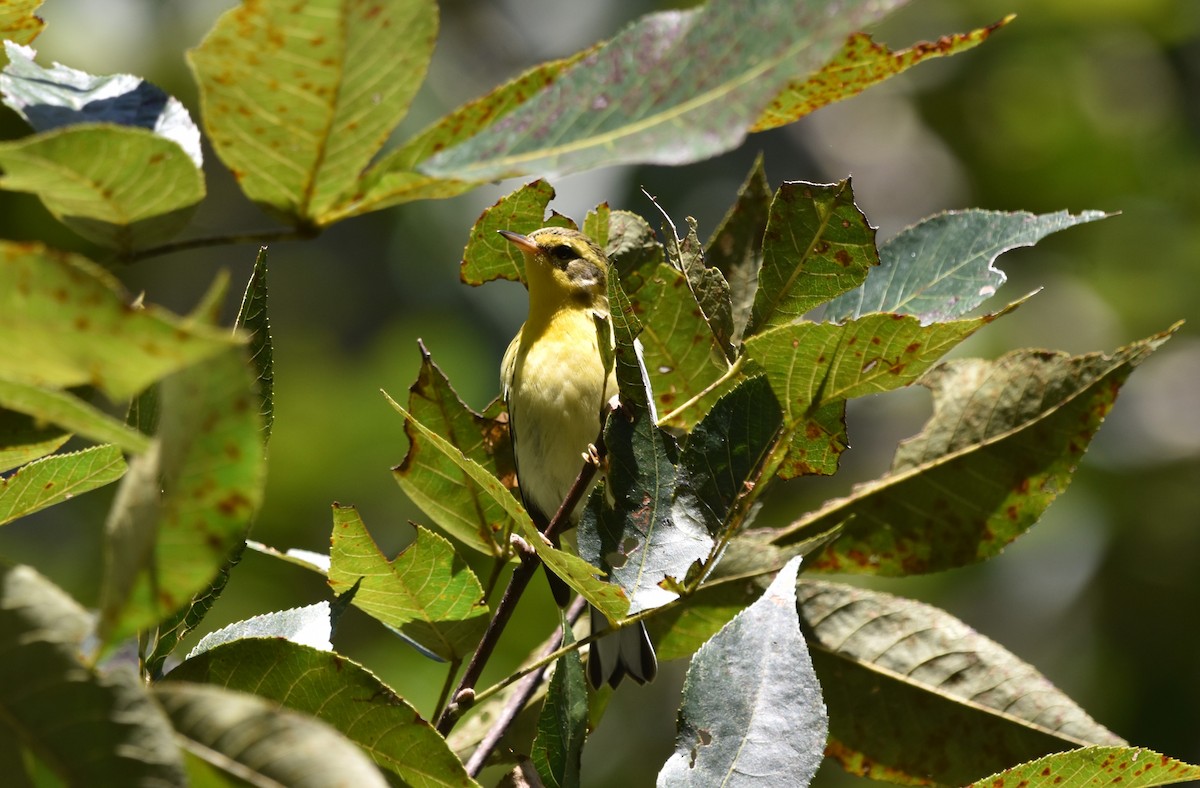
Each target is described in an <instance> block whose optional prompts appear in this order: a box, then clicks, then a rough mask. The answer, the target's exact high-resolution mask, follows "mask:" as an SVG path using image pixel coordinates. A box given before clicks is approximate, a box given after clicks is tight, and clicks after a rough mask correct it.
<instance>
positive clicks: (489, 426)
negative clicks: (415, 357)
mask: <svg viewBox="0 0 1200 788" xmlns="http://www.w3.org/2000/svg"><path fill="white" fill-rule="evenodd" d="M420 349H421V370H420V372H419V373H418V375H417V380H416V382H415V383H413V385H412V386H411V387H409V393H408V407H409V412H410V413H412V415H413V418H414V419H415V420H416V421H419V422H420V423H421V424H423V425H425V427H426V428H428V429H429V430H431V431H433V432H436V433H437V434H438V435H440V436H442V437H443V438H444V439H445V440H446V441H448V442H449V443H450V444H451V445H452V446H453V447H454V448H455V449H457V450H458V451H459V452H461V453H462V454H463V455H464V456H465V457H467V458H469V459H470V460H471V461H472V462H474V463H476V464H477V465H479V466H480V467H482V468H483V469H485V470H486V471H488V472H489V473H490V474H491V475H492V476H494V477H496V478H498V479H500V480H502V483H503V484H504V485H505V486H507V487H510V488H511V487H512V486H513V485H515V480H516V475H515V471H514V469H513V460H512V447H511V445H510V443H509V435H508V428H507V427H506V426H505V424H504V423H502V422H501V421H500V419H499V415H500V411H499V409H500V407H501V406H500V405H499V404H498V403H497V404H496V405H495V407H494V408H492V409H489V412H488V413H486V414H480V413H476V412H474V411H473V410H471V409H470V408H468V407H467V406H466V405H465V404H464V403H463V402H462V400H460V399H459V398H458V394H457V393H456V392H455V391H454V388H453V387H452V386H451V385H450V381H449V380H447V379H446V376H445V375H444V374H443V373H442V371H441V370H440V369H439V368H438V366H437V365H436V364H434V363H433V359H432V357H431V356H430V355H429V351H427V350H426V349H425V346H424V345H423V344H422V345H420ZM404 434H405V435H406V436H407V437H408V440H409V450H408V454H407V455H406V456H405V458H404V461H403V462H402V463H401V464H400V465H399V466H397V467H396V468H393V469H392V472H393V474H394V476H395V478H396V482H397V483H398V484H399V485H400V487H401V489H403V490H404V492H405V493H406V494H407V495H408V497H409V498H411V499H412V500H413V502H414V503H416V504H417V505H418V506H420V507H421V509H422V510H423V511H424V512H425V513H426V514H428V515H429V516H430V518H432V520H433V521H434V522H435V523H436V524H437V525H438V526H439V527H440V528H442V529H443V530H444V531H446V533H448V534H449V535H451V536H453V537H454V538H455V539H457V540H459V541H460V542H462V543H463V544H465V545H467V546H468V547H471V548H474V549H475V550H478V551H479V552H481V553H484V554H485V555H492V556H502V555H506V554H507V550H508V544H507V539H508V534H509V532H510V531H511V530H512V525H511V522H510V518H509V515H508V513H507V510H506V509H505V506H504V505H503V503H501V502H498V501H496V500H495V499H494V498H493V497H492V496H491V494H490V493H489V492H487V491H486V490H483V489H481V488H480V487H478V486H477V485H472V484H469V483H468V482H467V481H466V477H465V475H464V473H465V472H464V471H463V470H462V469H461V468H459V467H458V466H457V464H456V463H455V461H454V460H453V458H451V457H447V456H445V455H444V454H442V453H440V452H439V451H438V450H437V449H433V448H430V447H427V445H426V441H425V439H424V437H423V435H422V432H421V431H420V430H418V429H417V428H416V427H415V426H413V424H411V423H408V424H405V426H404Z"/></svg>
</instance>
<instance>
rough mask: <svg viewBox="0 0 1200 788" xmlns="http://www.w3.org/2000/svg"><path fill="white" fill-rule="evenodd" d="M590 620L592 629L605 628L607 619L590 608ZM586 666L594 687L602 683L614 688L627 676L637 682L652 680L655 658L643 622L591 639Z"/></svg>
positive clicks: (656, 672)
mask: <svg viewBox="0 0 1200 788" xmlns="http://www.w3.org/2000/svg"><path fill="white" fill-rule="evenodd" d="M591 619H592V632H600V631H603V630H605V629H608V620H607V619H606V618H605V617H604V614H603V613H601V612H600V611H598V610H596V608H594V607H593V608H591ZM587 669H588V681H589V682H591V685H592V686H593V687H597V688H599V687H600V686H601V685H602V684H608V685H609V686H610V687H613V688H615V687H616V686H617V685H618V684H620V683H621V679H623V678H624V677H625V676H627V675H628V676H629V677H630V678H631V679H633V680H634V681H636V682H637V683H638V684H645V683H646V682H647V681H652V680H653V679H654V677H655V676H656V675H657V674H658V658H657V657H656V656H655V655H654V645H653V644H652V643H651V642H650V635H649V634H647V632H646V625H645V624H643V623H642V622H641V621H638V622H637V623H636V624H630V625H629V626H627V627H623V628H621V630H620V631H618V632H615V633H613V634H611V635H606V636H605V637H602V638H600V639H598V640H595V641H593V642H592V645H591V648H590V649H589V650H588V666H587Z"/></svg>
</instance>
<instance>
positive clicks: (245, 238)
mask: <svg viewBox="0 0 1200 788" xmlns="http://www.w3.org/2000/svg"><path fill="white" fill-rule="evenodd" d="M319 232H320V231H319V230H318V229H317V228H315V227H308V226H304V227H290V228H287V229H279V230H260V231H257V232H249V233H231V234H229V235H209V236H202V237H200V238H185V239H184V240H182V241H172V242H170V243H166V244H161V245H159V246H151V247H148V248H146V249H138V250H136V251H133V252H131V253H130V254H128V255H125V256H123V257H122V258H121V259H122V260H124V261H125V262H127V263H136V262H138V261H139V260H145V259H147V258H150V257H160V256H162V255H165V254H173V253H175V252H184V251H187V250H189V249H203V248H206V247H209V246H228V245H232V244H265V243H271V242H273V241H295V240H298V239H302V238H313V237H315V236H316V235H317V234H318V233H319Z"/></svg>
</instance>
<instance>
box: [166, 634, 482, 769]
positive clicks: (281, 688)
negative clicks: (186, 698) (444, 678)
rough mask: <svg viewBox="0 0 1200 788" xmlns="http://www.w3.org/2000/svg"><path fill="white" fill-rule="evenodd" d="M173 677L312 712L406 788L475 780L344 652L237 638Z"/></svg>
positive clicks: (407, 706)
mask: <svg viewBox="0 0 1200 788" xmlns="http://www.w3.org/2000/svg"><path fill="white" fill-rule="evenodd" d="M170 678H171V680H172V681H174V680H179V681H194V682H200V683H203V684H211V685H215V686H218V687H225V688H227V689H231V690H239V691H242V692H252V693H254V694H255V695H257V696H258V697H260V698H266V699H267V700H270V701H274V702H276V703H278V704H280V705H282V706H285V707H287V708H289V709H292V710H293V711H298V712H300V713H302V714H308V715H312V716H313V717H316V718H317V719H319V720H322V721H323V722H326V723H328V724H329V725H332V726H333V727H334V728H336V729H337V730H339V731H341V733H342V734H343V735H345V736H346V737H347V738H349V739H350V740H351V741H353V742H354V743H355V744H357V745H358V746H359V747H361V748H362V750H363V751H364V752H366V753H367V755H369V756H370V757H371V758H372V759H373V760H374V761H375V763H376V765H378V766H379V767H380V768H382V769H387V770H389V771H390V772H392V773H393V774H395V775H396V776H397V777H399V778H400V780H401V781H402V782H403V784H404V785H419V786H429V787H430V788H433V787H434V786H438V787H439V788H451V786H457V787H459V788H468V786H473V785H475V783H474V782H473V781H472V780H471V779H470V778H469V777H468V776H467V773H466V769H465V768H464V767H463V764H462V761H460V760H459V759H458V758H456V757H455V756H454V753H452V752H451V751H450V748H449V747H447V746H446V741H445V740H444V739H443V738H442V737H441V736H440V735H438V733H437V731H435V730H434V729H433V726H432V725H430V724H429V723H428V722H426V721H425V720H424V719H422V718H421V716H420V715H419V714H418V713H417V710H416V709H414V708H413V706H412V705H411V704H410V703H409V702H408V701H406V700H405V699H404V698H402V697H400V696H399V695H397V694H396V693H395V691H394V690H392V688H391V687H389V686H387V685H386V684H384V683H383V682H382V681H380V680H379V678H377V677H376V676H375V675H374V674H372V673H371V672H370V671H369V670H367V669H366V668H364V667H363V666H362V665H359V664H358V663H356V662H354V661H352V660H350V659H347V658H346V657H344V656H342V655H340V654H331V653H327V652H321V651H317V650H316V649H313V648H309V647H306V646H302V645H298V644H296V643H291V642H288V641H286V640H282V639H271V640H267V639H262V638H256V639H251V640H239V641H236V642H233V643H228V644H225V645H221V646H217V647H216V648H214V649H212V650H211V651H207V652H205V653H204V654H201V655H199V656H196V657H193V658H191V659H189V660H187V661H186V662H184V663H182V664H181V665H179V667H177V668H175V669H174V670H173V671H171V674H170ZM330 777H331V778H333V779H334V781H335V782H336V781H338V780H343V781H344V780H345V779H347V778H346V777H345V776H344V775H341V774H331V775H330Z"/></svg>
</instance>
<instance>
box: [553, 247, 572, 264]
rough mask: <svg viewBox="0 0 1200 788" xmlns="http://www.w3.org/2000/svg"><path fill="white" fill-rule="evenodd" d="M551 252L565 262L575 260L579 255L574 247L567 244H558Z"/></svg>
mask: <svg viewBox="0 0 1200 788" xmlns="http://www.w3.org/2000/svg"><path fill="white" fill-rule="evenodd" d="M550 254H551V255H552V256H553V257H554V259H555V260H562V261H563V262H566V261H567V260H574V259H575V258H576V257H578V256H579V255H578V254H576V252H575V250H574V249H572V248H571V247H569V246H567V245H566V244H559V245H558V246H556V247H554V248H553V249H551V250H550Z"/></svg>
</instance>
